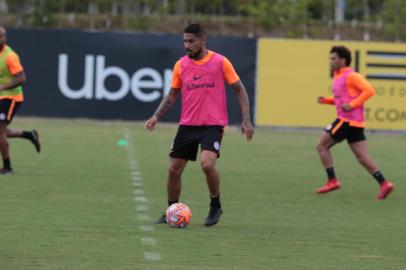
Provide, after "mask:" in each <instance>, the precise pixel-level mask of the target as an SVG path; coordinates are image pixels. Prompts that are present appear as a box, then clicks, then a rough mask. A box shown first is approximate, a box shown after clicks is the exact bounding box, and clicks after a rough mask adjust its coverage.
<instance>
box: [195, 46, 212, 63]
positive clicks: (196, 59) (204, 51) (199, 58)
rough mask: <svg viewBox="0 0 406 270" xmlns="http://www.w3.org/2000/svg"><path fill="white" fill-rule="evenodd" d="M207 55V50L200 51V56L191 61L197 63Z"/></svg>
mask: <svg viewBox="0 0 406 270" xmlns="http://www.w3.org/2000/svg"><path fill="white" fill-rule="evenodd" d="M208 54H209V50H207V49H206V48H204V49H202V51H201V52H200V54H199V55H198V56H197V57H195V58H194V59H193V60H195V61H199V60H202V59H203V58H205V57H206V56H207V55H208Z"/></svg>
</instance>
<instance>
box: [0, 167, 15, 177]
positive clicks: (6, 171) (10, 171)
mask: <svg viewBox="0 0 406 270" xmlns="http://www.w3.org/2000/svg"><path fill="white" fill-rule="evenodd" d="M12 174H14V171H13V169H12V168H1V169H0V175H12Z"/></svg>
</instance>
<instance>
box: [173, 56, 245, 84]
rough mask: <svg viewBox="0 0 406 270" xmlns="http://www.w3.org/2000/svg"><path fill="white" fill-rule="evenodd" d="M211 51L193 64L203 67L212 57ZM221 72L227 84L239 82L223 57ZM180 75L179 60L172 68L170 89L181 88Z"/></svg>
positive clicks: (238, 78)
mask: <svg viewBox="0 0 406 270" xmlns="http://www.w3.org/2000/svg"><path fill="white" fill-rule="evenodd" d="M213 53H214V52H213V51H210V50H209V51H208V54H207V55H206V56H205V57H203V59H200V60H198V61H194V60H193V62H194V63H195V64H197V65H203V64H205V63H207V62H208V61H209V60H210V58H211V57H212V56H213ZM223 72H224V79H225V81H226V83H227V84H233V83H236V82H237V81H239V80H240V77H238V75H237V72H235V69H234V67H233V65H232V64H231V62H230V61H229V60H228V59H227V58H225V57H224V63H223ZM180 74H181V67H180V60H178V61H177V62H176V64H175V66H174V68H173V75H172V84H171V87H172V88H175V89H180V88H181V87H182V80H181V78H180Z"/></svg>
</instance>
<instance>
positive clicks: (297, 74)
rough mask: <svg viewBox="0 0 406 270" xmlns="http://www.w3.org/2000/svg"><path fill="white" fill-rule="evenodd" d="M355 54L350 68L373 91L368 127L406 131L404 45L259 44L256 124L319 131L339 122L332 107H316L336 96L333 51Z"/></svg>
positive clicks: (318, 42) (263, 42) (284, 41)
mask: <svg viewBox="0 0 406 270" xmlns="http://www.w3.org/2000/svg"><path fill="white" fill-rule="evenodd" d="M334 45H344V46H346V47H348V48H349V49H350V50H351V51H352V57H353V59H352V65H351V66H352V67H353V68H354V69H355V70H357V71H358V72H360V73H361V74H362V75H364V76H365V77H366V78H367V79H368V81H369V82H370V83H371V84H372V85H373V86H374V88H375V90H376V95H375V96H374V97H372V98H371V99H370V100H369V101H368V102H367V103H366V106H365V108H366V111H365V113H366V118H367V121H366V123H367V127H369V128H372V129H385V130H406V45H405V44H392V43H375V42H370V43H366V42H343V41H341V42H335V41H306V40H275V39H265V38H264V39H259V41H258V84H257V99H256V123H257V124H259V125H271V126H289V127H321V126H324V125H327V124H328V123H330V122H332V120H333V119H334V118H335V109H334V107H333V106H328V105H319V104H317V103H316V100H317V97H318V96H332V76H331V72H330V68H329V55H330V53H329V52H330V49H331V47H332V46H334Z"/></svg>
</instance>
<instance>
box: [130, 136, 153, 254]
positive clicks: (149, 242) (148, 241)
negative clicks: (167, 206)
mask: <svg viewBox="0 0 406 270" xmlns="http://www.w3.org/2000/svg"><path fill="white" fill-rule="evenodd" d="M124 137H125V138H126V140H127V141H128V147H127V153H128V167H129V169H130V173H131V179H132V185H133V187H134V190H133V195H134V202H135V206H136V210H137V219H138V220H140V221H143V222H145V223H147V224H150V223H151V218H150V217H149V216H148V206H147V204H146V203H147V198H146V197H145V195H144V190H143V188H142V187H143V183H142V176H141V172H140V171H139V169H138V162H137V159H136V158H135V152H134V149H133V146H132V143H131V142H132V139H131V134H130V132H129V131H128V129H125V130H124ZM145 223H144V224H145ZM139 229H140V230H141V231H142V232H144V235H143V234H142V233H141V236H142V237H141V243H142V245H143V246H145V247H147V246H149V247H152V246H155V245H156V242H157V241H156V239H155V238H153V237H151V236H149V237H147V236H145V233H146V232H152V231H154V230H155V228H154V227H153V226H150V225H139ZM143 254H144V258H145V260H147V261H160V260H161V255H160V254H159V253H158V252H154V251H145V249H144V252H143Z"/></svg>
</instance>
